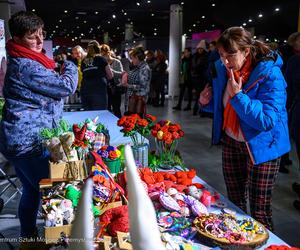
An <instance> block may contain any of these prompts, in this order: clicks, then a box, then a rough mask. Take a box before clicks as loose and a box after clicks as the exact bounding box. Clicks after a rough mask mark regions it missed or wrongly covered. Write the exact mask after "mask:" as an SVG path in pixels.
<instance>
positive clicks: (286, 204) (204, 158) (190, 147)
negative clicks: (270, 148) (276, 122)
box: [0, 100, 300, 250]
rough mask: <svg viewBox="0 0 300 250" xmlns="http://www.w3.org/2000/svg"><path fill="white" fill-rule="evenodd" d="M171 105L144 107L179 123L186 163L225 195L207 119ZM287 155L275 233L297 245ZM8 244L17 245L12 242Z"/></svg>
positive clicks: (0, 224)
mask: <svg viewBox="0 0 300 250" xmlns="http://www.w3.org/2000/svg"><path fill="white" fill-rule="evenodd" d="M172 106H174V101H173V100H169V101H167V104H166V105H165V107H159V108H154V107H151V106H150V107H148V113H150V114H153V115H156V116H157V117H158V119H167V120H171V121H174V122H178V123H179V124H181V125H182V127H183V130H184V132H185V136H184V138H183V139H182V140H181V141H180V142H179V146H178V147H179V150H180V152H181V155H182V157H183V159H184V161H185V164H186V166H187V167H193V168H196V169H197V172H198V175H199V176H200V177H201V178H202V179H204V180H205V181H206V182H207V183H208V184H210V185H211V186H213V187H215V189H216V190H218V191H219V192H220V193H222V194H224V195H226V189H225V185H224V181H223V176H222V170H221V148H220V147H217V146H213V147H211V145H210V139H211V124H212V121H211V119H209V118H202V117H200V116H192V112H191V111H173V110H172ZM290 158H291V159H292V161H293V164H292V165H291V166H289V169H290V173H289V174H281V173H280V174H279V176H278V178H277V183H276V186H275V190H274V195H273V215H274V223H275V234H276V235H277V236H279V237H280V238H281V239H282V240H284V241H285V242H287V243H288V244H290V245H292V246H298V247H300V230H298V229H299V228H300V211H298V210H296V209H295V208H294V207H293V205H292V203H293V201H294V200H295V199H297V198H298V199H299V197H297V194H295V193H294V192H293V191H292V189H291V185H292V183H293V182H295V181H299V182H300V171H299V168H298V166H299V165H298V162H297V157H296V154H295V150H294V149H293V150H292V152H291V156H290ZM2 184H3V183H2ZM0 185H1V181H0ZM2 188H3V185H1V186H0V190H1V189H2ZM5 195H6V196H8V197H9V196H10V195H11V191H10V192H6V193H5ZM18 200H19V197H18V196H16V197H15V198H14V199H13V200H12V201H11V202H9V203H8V204H7V206H5V207H4V209H3V211H2V213H1V215H0V233H2V234H3V235H4V236H5V237H6V238H17V237H18V234H19V223H18V219H17V218H16V214H17V205H18ZM38 223H39V229H40V230H41V231H42V225H43V221H42V220H39V221H38ZM12 244H13V246H15V247H16V246H17V243H16V242H12ZM6 247H7V246H6V244H4V243H1V238H0V249H1V250H2V249H3V250H4V249H9V248H6Z"/></svg>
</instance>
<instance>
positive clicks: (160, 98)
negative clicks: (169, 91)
mask: <svg viewBox="0 0 300 250" xmlns="http://www.w3.org/2000/svg"><path fill="white" fill-rule="evenodd" d="M153 104H154V105H162V106H163V105H164V104H165V90H164V89H155V98H154V103H153Z"/></svg>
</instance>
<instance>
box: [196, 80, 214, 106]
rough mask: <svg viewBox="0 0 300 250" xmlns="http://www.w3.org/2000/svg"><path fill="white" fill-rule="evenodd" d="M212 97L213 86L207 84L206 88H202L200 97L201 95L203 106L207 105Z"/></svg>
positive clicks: (200, 100) (200, 99) (200, 101)
mask: <svg viewBox="0 0 300 250" xmlns="http://www.w3.org/2000/svg"><path fill="white" fill-rule="evenodd" d="M211 97H212V88H211V87H210V86H209V85H208V84H206V85H205V88H204V90H202V92H201V93H200V97H199V101H198V102H199V103H200V104H201V105H202V106H205V105H207V104H208V103H209V102H210V100H211Z"/></svg>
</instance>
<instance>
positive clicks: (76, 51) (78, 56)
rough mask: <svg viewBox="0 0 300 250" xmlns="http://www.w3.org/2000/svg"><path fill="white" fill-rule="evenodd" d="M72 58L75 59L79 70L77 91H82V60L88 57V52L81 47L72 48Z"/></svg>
mask: <svg viewBox="0 0 300 250" xmlns="http://www.w3.org/2000/svg"><path fill="white" fill-rule="evenodd" d="M71 56H72V58H73V59H74V62H75V64H76V65H77V68H78V86H77V89H78V90H80V87H81V81H82V72H81V63H82V60H83V59H84V58H85V57H86V52H85V51H84V50H83V48H82V47H81V46H80V45H76V46H75V47H73V48H72V54H71Z"/></svg>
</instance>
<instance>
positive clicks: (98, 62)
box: [95, 56, 108, 68]
mask: <svg viewBox="0 0 300 250" xmlns="http://www.w3.org/2000/svg"><path fill="white" fill-rule="evenodd" d="M95 65H97V66H98V67H100V68H105V67H106V66H107V65H108V63H107V60H106V59H105V58H104V57H103V56H96V57H95Z"/></svg>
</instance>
